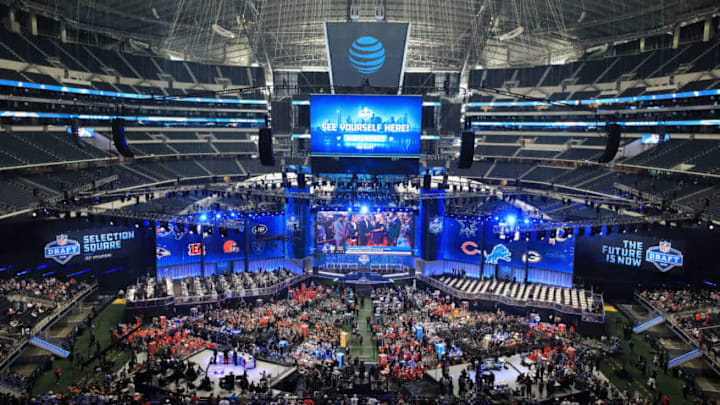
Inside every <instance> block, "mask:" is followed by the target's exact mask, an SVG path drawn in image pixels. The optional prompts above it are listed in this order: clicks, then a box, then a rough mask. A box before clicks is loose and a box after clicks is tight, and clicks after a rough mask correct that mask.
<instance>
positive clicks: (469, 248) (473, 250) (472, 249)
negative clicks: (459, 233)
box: [460, 240, 480, 256]
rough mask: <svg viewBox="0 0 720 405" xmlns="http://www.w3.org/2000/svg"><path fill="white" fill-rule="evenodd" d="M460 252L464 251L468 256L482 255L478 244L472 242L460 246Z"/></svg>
mask: <svg viewBox="0 0 720 405" xmlns="http://www.w3.org/2000/svg"><path fill="white" fill-rule="evenodd" d="M460 250H462V251H463V252H464V253H465V254H466V255H468V256H472V255H478V254H480V251H479V250H478V245H477V243H475V242H473V241H471V240H469V241H466V242H464V243H463V244H462V245H460Z"/></svg>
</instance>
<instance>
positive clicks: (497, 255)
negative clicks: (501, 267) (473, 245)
mask: <svg viewBox="0 0 720 405" xmlns="http://www.w3.org/2000/svg"><path fill="white" fill-rule="evenodd" d="M483 255H484V256H485V263H487V264H498V262H499V261H500V260H503V261H506V262H510V258H511V257H512V253H511V252H510V249H508V248H507V246H505V245H502V244H497V245H495V246H493V249H492V252H490V254H488V253H487V252H486V251H483Z"/></svg>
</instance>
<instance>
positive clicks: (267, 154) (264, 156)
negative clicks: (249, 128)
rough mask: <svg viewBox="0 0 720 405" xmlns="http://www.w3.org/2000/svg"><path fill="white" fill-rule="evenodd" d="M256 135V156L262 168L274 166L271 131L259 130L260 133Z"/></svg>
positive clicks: (268, 129) (266, 129) (267, 129)
mask: <svg viewBox="0 0 720 405" xmlns="http://www.w3.org/2000/svg"><path fill="white" fill-rule="evenodd" d="M258 135H259V136H258V154H259V155H260V163H261V164H262V165H263V166H274V165H275V158H274V157H273V145H272V129H270V128H260V133H259V134H258Z"/></svg>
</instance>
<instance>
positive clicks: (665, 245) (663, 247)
mask: <svg viewBox="0 0 720 405" xmlns="http://www.w3.org/2000/svg"><path fill="white" fill-rule="evenodd" d="M660 251H661V252H663V253H668V252H669V251H670V242H668V241H660Z"/></svg>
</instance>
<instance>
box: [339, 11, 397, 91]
mask: <svg viewBox="0 0 720 405" xmlns="http://www.w3.org/2000/svg"><path fill="white" fill-rule="evenodd" d="M409 33H410V24H408V23H325V36H326V40H327V52H328V65H329V66H328V67H329V70H330V84H331V85H333V86H334V87H335V88H337V87H359V86H361V85H362V82H363V80H364V79H367V81H368V82H369V84H370V85H371V86H378V87H398V86H401V85H402V78H403V71H404V66H405V54H406V49H407V48H406V44H407V38H408V35H409Z"/></svg>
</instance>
